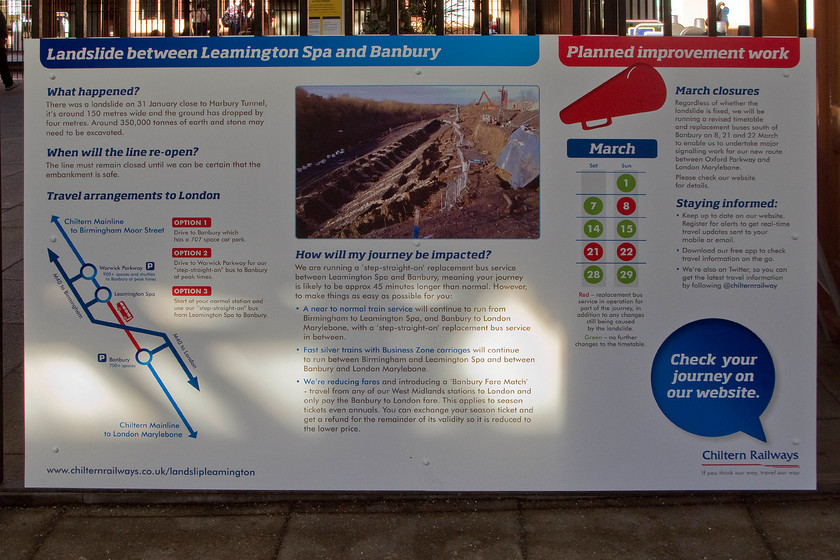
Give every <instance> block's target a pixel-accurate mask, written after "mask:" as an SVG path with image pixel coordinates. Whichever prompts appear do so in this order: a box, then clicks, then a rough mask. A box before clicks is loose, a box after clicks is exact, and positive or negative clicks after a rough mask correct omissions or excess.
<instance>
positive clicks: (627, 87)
mask: <svg viewBox="0 0 840 560" xmlns="http://www.w3.org/2000/svg"><path fill="white" fill-rule="evenodd" d="M667 95H668V90H667V88H666V87H665V80H663V79H662V76H660V75H659V72H657V71H656V69H655V68H654V67H653V66H651V65H650V64H645V63H644V62H639V63H637V64H634V65H633V66H631V67H629V68H626V69H624V70H622V71H621V72H620V73H619V74H618V75H616V76H613V77H612V78H610V79H609V80H607V81H606V82H604V83H603V84H601V85H600V86H598V87H596V88H595V89H593V90H592V91H590V92H589V93H587V94H586V95H584V96H583V97H581V98H580V99H578V100H577V101H575V102H574V103H572V104H571V105H569V106H568V107H566V108H565V109H563V110H562V111H560V120H561V121H563V122H564V123H566V124H574V123H580V125H581V126H582V127H583V129H584V130H592V129H593V128H601V127H603V126H609V125H611V124H612V119H613V117H622V116H624V115H634V114H636V113H646V112H648V111H656V110H657V109H659V108H660V107H662V105H664V104H665V98H666V97H667ZM600 121H603V122H600ZM589 123H598V124H594V125H592V124H589Z"/></svg>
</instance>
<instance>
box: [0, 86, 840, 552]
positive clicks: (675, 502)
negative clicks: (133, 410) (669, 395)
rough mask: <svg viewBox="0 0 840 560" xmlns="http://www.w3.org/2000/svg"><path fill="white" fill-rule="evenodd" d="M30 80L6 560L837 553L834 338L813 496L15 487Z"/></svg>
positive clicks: (8, 382)
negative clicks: (119, 490) (61, 490)
mask: <svg viewBox="0 0 840 560" xmlns="http://www.w3.org/2000/svg"><path fill="white" fill-rule="evenodd" d="M23 89H24V88H18V89H16V90H14V91H12V92H3V91H0V148H2V153H1V154H0V156H2V157H0V174H1V175H2V177H1V178H2V211H3V222H2V225H3V236H2V248H3V255H2V256H3V259H2V265H3V281H2V286H3V393H2V396H3V402H2V412H3V437H4V446H3V451H4V455H3V460H4V461H3V462H4V479H3V483H2V485H0V559H3V560H15V559H29V558H34V559H51V558H56V559H62V560H63V559H73V560H75V559H85V560H94V559H99V558H102V559H107V558H112V559H135V558H137V559H140V558H143V559H155V560H158V559H169V558H172V559H177V560H187V559H191V558H197V559H206V558H225V559H227V558H243V559H252V558H253V559H260V558H267V559H268V558H272V559H280V560H297V559H300V560H313V559H318V560H320V559H333V558H334V559H355V558H359V559H364V558H374V559H377V560H381V559H414V558H417V559H423V560H438V559H448V558H458V559H473V558H474V559H481V560H495V559H502V560H516V559H523V560H525V559H528V560H531V559H564V560H565V559H570V560H574V559H578V558H580V559H583V558H587V559H610V558H620V559H631V560H632V559H636V558H639V559H642V558H644V559H657V558H661V559H668V560H675V559H682V558H686V559H700V558H710V559H721V558H739V559H745V560H749V559H768V560H782V559H796V560H800V559H808V560H820V559H826V560H829V559H830V560H836V559H838V558H840V507H838V506H840V348H838V346H837V345H835V344H832V343H829V342H825V341H821V342H820V346H819V395H818V410H819V413H818V421H817V430H818V436H819V463H818V485H819V489H818V491H817V492H812V493H701V494H692V493H668V494H664V495H652V494H632V495H630V494H614V495H612V494H611V495H580V494H504V495H488V494H481V495H453V494H447V495H439V496H432V495H428V494H372V493H361V494H330V493H318V494H311V493H307V494H303V493H224V494H217V493H195V492H190V493H186V492H185V493H174V492H166V493H160V492H139V493H138V492H130V493H116V492H88V493H82V492H67V493H54V492H41V491H27V490H25V489H24V488H23V452H24V442H23V309H22V302H23V123H22V117H21V115H22V111H23Z"/></svg>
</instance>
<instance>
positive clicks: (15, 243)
mask: <svg viewBox="0 0 840 560" xmlns="http://www.w3.org/2000/svg"><path fill="white" fill-rule="evenodd" d="M45 252H46V251H45ZM22 261H23V228H15V227H3V270H4V271H5V270H6V269H7V268H9V267H11V266H12V265H14V264H15V263H17V262H22Z"/></svg>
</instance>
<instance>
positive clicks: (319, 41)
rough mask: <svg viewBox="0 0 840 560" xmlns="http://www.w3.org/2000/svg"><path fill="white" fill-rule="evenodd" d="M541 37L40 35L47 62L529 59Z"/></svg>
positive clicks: (527, 62) (467, 62) (153, 64)
mask: <svg viewBox="0 0 840 560" xmlns="http://www.w3.org/2000/svg"><path fill="white" fill-rule="evenodd" d="M538 59H539V40H538V38H537V37H536V36H521V35H510V36H499V35H493V36H489V37H488V36H469V35H466V36H464V35H460V36H442V37H441V36H434V35H410V36H404V35H396V36H392V35H381V36H370V35H369V36H365V37H171V38H164V37H142V38H133V39H111V38H106V39H42V40H41V64H42V65H43V66H44V67H46V68H191V67H231V66H248V67H261V66H264V67H307V66H310V67H330V66H531V65H533V64H535V63H536V62H537V60H538Z"/></svg>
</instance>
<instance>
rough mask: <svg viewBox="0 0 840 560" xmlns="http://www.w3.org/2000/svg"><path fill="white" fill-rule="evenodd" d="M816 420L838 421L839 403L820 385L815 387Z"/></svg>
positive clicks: (839, 416)
mask: <svg viewBox="0 0 840 560" xmlns="http://www.w3.org/2000/svg"><path fill="white" fill-rule="evenodd" d="M817 418H819V419H821V420H831V419H840V401H839V400H837V397H836V396H835V395H833V394H832V393H831V391H829V390H828V388H827V387H826V386H825V385H824V384H822V383H820V384H819V385H818V386H817Z"/></svg>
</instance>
